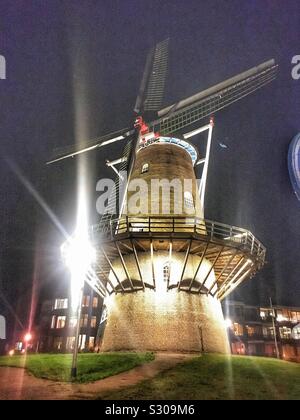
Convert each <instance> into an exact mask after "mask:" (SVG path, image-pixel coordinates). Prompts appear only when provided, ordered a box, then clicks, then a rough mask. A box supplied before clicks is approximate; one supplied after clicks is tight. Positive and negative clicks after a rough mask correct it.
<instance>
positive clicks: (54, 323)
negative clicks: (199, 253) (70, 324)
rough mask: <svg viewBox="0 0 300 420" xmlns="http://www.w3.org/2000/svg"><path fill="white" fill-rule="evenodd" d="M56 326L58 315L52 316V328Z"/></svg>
mask: <svg viewBox="0 0 300 420" xmlns="http://www.w3.org/2000/svg"><path fill="white" fill-rule="evenodd" d="M55 327H56V316H55V315H53V317H52V318H51V329H52V330H53V329H54V328H55Z"/></svg>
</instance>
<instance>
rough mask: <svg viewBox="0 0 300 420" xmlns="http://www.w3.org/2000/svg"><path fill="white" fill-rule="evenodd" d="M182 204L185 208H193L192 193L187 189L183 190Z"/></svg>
mask: <svg viewBox="0 0 300 420" xmlns="http://www.w3.org/2000/svg"><path fill="white" fill-rule="evenodd" d="M184 206H185V208H187V209H192V208H194V199H193V195H192V193H190V192H189V191H185V192H184Z"/></svg>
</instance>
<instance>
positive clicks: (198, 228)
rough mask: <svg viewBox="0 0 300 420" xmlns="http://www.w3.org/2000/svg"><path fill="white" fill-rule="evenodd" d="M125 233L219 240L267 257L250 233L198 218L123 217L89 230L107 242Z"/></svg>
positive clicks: (260, 244)
mask: <svg viewBox="0 0 300 420" xmlns="http://www.w3.org/2000/svg"><path fill="white" fill-rule="evenodd" d="M127 233H130V234H136V235H137V236H148V235H149V234H151V235H152V234H153V236H154V235H155V234H161V235H162V236H168V235H169V234H173V235H172V236H176V234H177V235H178V236H179V237H180V236H184V234H188V235H189V236H191V235H195V236H199V237H202V238H201V239H203V240H206V241H207V240H209V241H218V240H221V241H226V242H227V243H228V246H234V247H237V246H240V247H242V248H243V249H244V250H245V251H247V252H249V253H250V254H251V255H252V256H254V257H256V258H258V259H260V260H261V261H264V259H265V254H266V248H265V247H264V245H263V244H262V243H261V242H260V241H259V240H258V239H256V238H255V236H254V235H253V234H252V233H251V232H250V231H248V230H246V229H242V228H239V227H236V226H230V225H226V224H224V223H219V222H213V221H211V220H207V219H201V218H198V217H164V216H155V217H142V216H141V217H134V216H126V217H121V218H119V219H115V220H111V221H110V224H109V225H105V226H104V225H103V224H98V225H94V226H93V227H92V235H95V234H97V235H100V237H102V238H103V239H104V238H105V239H108V240H113V239H116V238H117V237H118V236H120V235H124V234H127ZM174 234H175V235H174Z"/></svg>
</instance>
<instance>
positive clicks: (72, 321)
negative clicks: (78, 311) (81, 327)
mask: <svg viewBox="0 0 300 420" xmlns="http://www.w3.org/2000/svg"><path fill="white" fill-rule="evenodd" d="M69 327H70V328H76V327H77V318H76V317H72V318H70V320H69Z"/></svg>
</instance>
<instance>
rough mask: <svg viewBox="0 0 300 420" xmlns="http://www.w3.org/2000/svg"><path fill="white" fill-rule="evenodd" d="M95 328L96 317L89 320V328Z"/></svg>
mask: <svg viewBox="0 0 300 420" xmlns="http://www.w3.org/2000/svg"><path fill="white" fill-rule="evenodd" d="M96 327H97V317H96V316H92V318H91V328H96Z"/></svg>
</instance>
